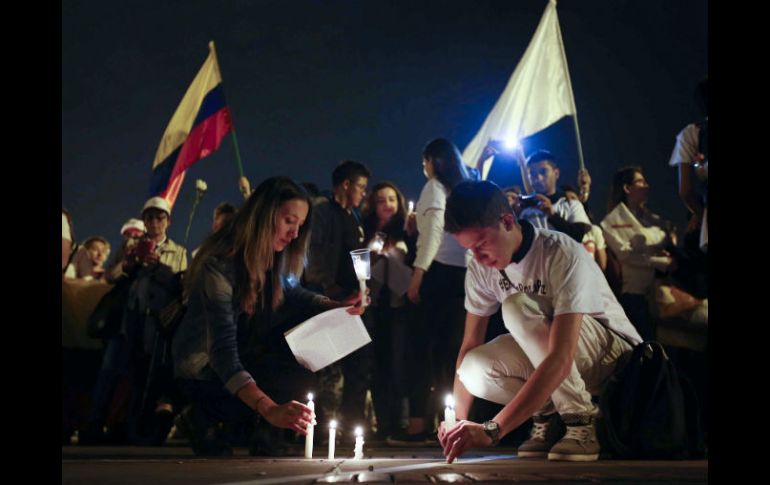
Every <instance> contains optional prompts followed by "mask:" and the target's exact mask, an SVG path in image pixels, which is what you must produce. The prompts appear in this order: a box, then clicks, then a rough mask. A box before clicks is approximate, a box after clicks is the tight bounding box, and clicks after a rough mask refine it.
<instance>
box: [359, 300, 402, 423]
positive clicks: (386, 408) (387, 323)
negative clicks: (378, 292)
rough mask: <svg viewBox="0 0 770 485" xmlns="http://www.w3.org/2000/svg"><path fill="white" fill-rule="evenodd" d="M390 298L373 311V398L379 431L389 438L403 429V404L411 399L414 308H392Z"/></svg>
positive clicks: (373, 308)
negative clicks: (409, 357)
mask: <svg viewBox="0 0 770 485" xmlns="http://www.w3.org/2000/svg"><path fill="white" fill-rule="evenodd" d="M387 296H388V298H381V299H380V305H378V306H376V307H372V308H371V309H370V310H369V311H370V312H371V313H372V315H373V317H374V334H373V335H372V343H373V344H374V354H375V359H374V369H373V372H372V399H373V400H374V411H375V413H376V415H377V431H378V433H380V434H381V435H383V436H385V435H388V434H392V433H393V432H395V431H396V430H398V429H399V428H400V427H401V418H402V414H403V413H402V403H403V402H404V401H405V400H406V399H407V398H408V388H407V375H408V372H409V370H408V367H407V361H406V359H407V355H408V349H407V342H408V332H409V328H410V325H409V324H410V321H409V320H408V318H407V317H408V315H409V311H410V309H409V308H407V306H406V304H405V305H404V306H401V307H399V308H392V307H391V306H390V305H388V304H387V303H389V295H387Z"/></svg>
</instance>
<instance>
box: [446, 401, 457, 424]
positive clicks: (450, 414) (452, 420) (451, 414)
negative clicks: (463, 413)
mask: <svg viewBox="0 0 770 485" xmlns="http://www.w3.org/2000/svg"><path fill="white" fill-rule="evenodd" d="M444 402H445V403H446V408H444V430H445V431H449V430H450V429H452V428H454V425H455V424H456V423H457V419H456V415H455V398H454V396H452V395H451V394H447V396H446V398H445V399H444Z"/></svg>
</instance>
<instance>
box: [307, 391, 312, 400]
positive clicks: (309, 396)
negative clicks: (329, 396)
mask: <svg viewBox="0 0 770 485" xmlns="http://www.w3.org/2000/svg"><path fill="white" fill-rule="evenodd" d="M307 400H308V401H312V400H313V393H312V392H308V393H307Z"/></svg>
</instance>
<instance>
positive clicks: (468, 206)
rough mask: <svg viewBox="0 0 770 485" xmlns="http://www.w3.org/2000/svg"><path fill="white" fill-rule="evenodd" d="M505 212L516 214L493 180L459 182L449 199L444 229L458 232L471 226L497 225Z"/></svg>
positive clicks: (449, 231)
mask: <svg viewBox="0 0 770 485" xmlns="http://www.w3.org/2000/svg"><path fill="white" fill-rule="evenodd" d="M505 214H513V209H511V206H510V205H508V198H507V197H506V196H505V194H503V192H502V191H501V190H500V187H498V186H497V185H496V184H495V183H494V182H490V181H488V180H482V181H478V182H477V181H471V180H468V181H465V182H460V183H459V184H457V185H456V186H455V188H454V189H452V192H451V193H450V194H449V198H448V199H447V201H446V212H445V213H444V230H445V231H447V232H448V233H450V234H457V233H458V232H460V231H462V230H465V229H469V228H472V227H495V226H497V223H498V222H499V221H500V216H502V215H505ZM514 220H515V217H514Z"/></svg>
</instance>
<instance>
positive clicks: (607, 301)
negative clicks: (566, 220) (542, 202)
mask: <svg viewBox="0 0 770 485" xmlns="http://www.w3.org/2000/svg"><path fill="white" fill-rule="evenodd" d="M521 225H522V232H523V234H524V239H523V240H522V245H521V247H520V249H519V250H518V251H517V252H516V253H515V254H514V255H513V258H512V259H513V262H511V264H509V265H508V266H506V268H505V275H506V276H507V280H506V278H504V277H503V275H502V274H501V273H500V271H498V270H496V269H494V268H489V267H486V266H483V265H481V264H480V263H479V262H478V261H476V260H475V259H473V260H472V261H471V262H470V264H469V265H468V272H467V273H466V275H465V309H466V310H467V311H468V312H470V313H472V314H474V315H479V316H482V317H485V316H489V315H492V314H493V313H495V312H496V311H497V309H498V308H500V303H501V302H502V301H504V300H505V299H506V298H507V297H508V296H510V295H513V294H516V293H520V292H525V293H531V294H534V295H538V296H541V297H545V298H546V299H548V300H549V301H550V302H551V304H552V306H553V309H554V314H553V315H550V317H551V318H553V317H555V316H557V315H562V314H565V313H585V314H588V315H590V316H592V317H593V318H595V319H596V320H598V321H599V322H600V323H602V324H603V325H605V326H607V327H609V328H611V329H613V330H615V331H617V332H618V333H620V334H622V335H625V336H626V337H627V338H628V339H629V340H631V341H632V342H634V343H638V342H641V341H642V338H641V336H640V335H639V333H638V332H637V331H636V329H635V328H634V326H633V325H632V324H631V322H630V321H629V320H628V317H626V314H625V312H624V311H623V308H622V307H621V306H620V304H619V303H618V301H617V299H616V298H615V295H614V294H613V293H612V290H611V289H610V287H609V285H608V284H607V280H606V278H605V277H604V274H602V271H601V269H600V268H599V266H598V265H597V264H596V263H595V262H594V260H593V258H592V257H591V255H590V254H588V252H587V251H586V250H585V249H584V248H583V247H582V245H580V244H579V243H577V242H575V241H574V240H573V239H572V238H570V237H569V236H567V235H566V234H564V233H561V232H557V231H550V230H547V229H538V228H533V227H532V226H529V227H526V226H527V223H526V222H522V224H521Z"/></svg>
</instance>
